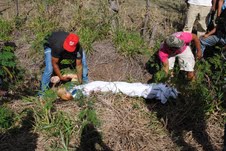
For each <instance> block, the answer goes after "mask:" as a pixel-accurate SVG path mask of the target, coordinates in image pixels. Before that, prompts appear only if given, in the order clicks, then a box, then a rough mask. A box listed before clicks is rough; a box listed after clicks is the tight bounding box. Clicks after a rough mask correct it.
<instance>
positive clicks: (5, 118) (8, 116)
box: [0, 106, 14, 129]
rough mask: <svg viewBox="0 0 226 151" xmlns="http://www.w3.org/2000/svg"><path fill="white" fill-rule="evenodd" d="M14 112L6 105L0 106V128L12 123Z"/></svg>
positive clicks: (6, 127) (9, 125)
mask: <svg viewBox="0 0 226 151" xmlns="http://www.w3.org/2000/svg"><path fill="white" fill-rule="evenodd" d="M13 122H14V113H13V111H12V110H11V109H9V108H8V107H6V106H1V107H0V128H1V129H8V128H10V127H11V126H12V125H13Z"/></svg>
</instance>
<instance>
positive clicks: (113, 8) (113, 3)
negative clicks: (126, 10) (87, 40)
mask: <svg viewBox="0 0 226 151" xmlns="http://www.w3.org/2000/svg"><path fill="white" fill-rule="evenodd" d="M108 2H109V7H110V8H109V9H110V13H111V16H112V19H111V28H112V31H113V32H115V31H116V29H117V28H118V16H117V15H118V12H119V5H118V1H117V0H108Z"/></svg>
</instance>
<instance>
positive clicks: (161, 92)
mask: <svg viewBox="0 0 226 151" xmlns="http://www.w3.org/2000/svg"><path fill="white" fill-rule="evenodd" d="M76 90H81V91H82V93H83V95H86V96H88V95H90V94H91V93H92V92H112V93H122V94H125V95H127V96H131V97H143V98H145V99H157V100H160V101H161V103H163V104H165V103H166V102H167V100H168V99H169V98H170V97H172V98H174V99H176V98H177V96H178V91H177V90H176V89H175V88H171V87H168V86H167V85H165V84H142V83H127V82H104V81H94V82H90V83H88V84H84V85H79V86H74V87H73V88H72V89H70V90H69V92H70V93H72V96H73V97H75V96H76V93H75V92H76Z"/></svg>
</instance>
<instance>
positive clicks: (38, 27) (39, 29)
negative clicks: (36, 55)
mask: <svg viewBox="0 0 226 151" xmlns="http://www.w3.org/2000/svg"><path fill="white" fill-rule="evenodd" d="M57 25H58V24H57V23H56V22H54V21H52V20H51V19H48V18H46V17H44V16H37V17H36V18H34V19H33V20H32V22H31V23H30V24H29V26H28V28H29V29H30V30H31V31H33V34H34V35H35V36H34V39H32V42H31V43H32V48H33V49H34V50H35V51H36V52H42V51H41V50H43V44H44V43H45V42H46V39H45V38H46V37H47V36H48V35H49V34H50V33H51V32H53V31H54V30H56V29H57Z"/></svg>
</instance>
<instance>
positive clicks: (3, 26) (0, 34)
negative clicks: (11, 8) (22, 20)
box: [0, 18, 13, 41]
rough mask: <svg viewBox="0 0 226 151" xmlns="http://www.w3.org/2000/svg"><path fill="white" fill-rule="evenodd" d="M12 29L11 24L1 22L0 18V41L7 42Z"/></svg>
mask: <svg viewBox="0 0 226 151" xmlns="http://www.w3.org/2000/svg"><path fill="white" fill-rule="evenodd" d="M12 30H13V27H12V24H11V22H9V21H5V20H2V19H1V18H0V40H1V41H9V40H10V39H11V37H10V33H11V32H12Z"/></svg>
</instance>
